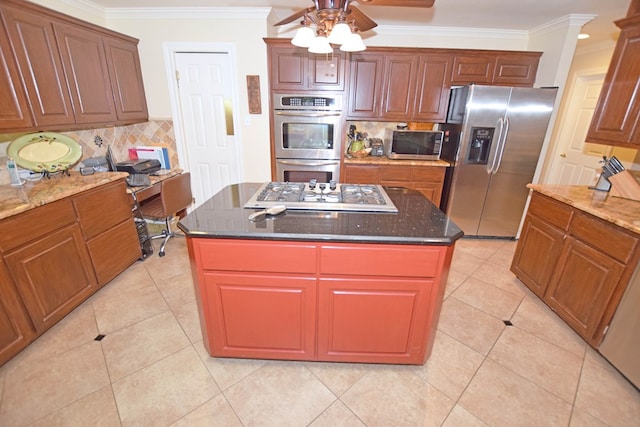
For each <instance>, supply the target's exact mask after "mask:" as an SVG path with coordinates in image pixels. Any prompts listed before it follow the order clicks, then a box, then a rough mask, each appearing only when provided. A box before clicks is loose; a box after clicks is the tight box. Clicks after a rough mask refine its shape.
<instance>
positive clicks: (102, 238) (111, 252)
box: [87, 218, 142, 285]
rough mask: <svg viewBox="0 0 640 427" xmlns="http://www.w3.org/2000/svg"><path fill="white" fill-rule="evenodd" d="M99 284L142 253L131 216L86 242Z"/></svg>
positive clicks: (116, 273)
mask: <svg viewBox="0 0 640 427" xmlns="http://www.w3.org/2000/svg"><path fill="white" fill-rule="evenodd" d="M87 248H88V249H89V255H90V256H91V263H92V264H93V268H94V270H95V272H96V278H97V280H98V284H99V285H104V284H105V283H107V282H108V281H110V280H111V279H113V278H114V277H116V276H117V275H118V274H120V273H122V272H123V271H124V270H125V269H126V268H127V267H129V266H130V265H131V264H133V263H134V262H135V261H136V260H137V259H139V258H140V257H141V255H142V253H141V250H140V242H139V240H138V232H137V230H136V226H135V223H134V222H133V218H130V219H128V220H126V221H123V222H121V223H120V224H118V225H116V226H115V227H112V228H111V229H110V230H109V231H106V232H104V233H102V234H101V235H99V236H97V237H95V238H94V239H91V240H89V241H88V242H87Z"/></svg>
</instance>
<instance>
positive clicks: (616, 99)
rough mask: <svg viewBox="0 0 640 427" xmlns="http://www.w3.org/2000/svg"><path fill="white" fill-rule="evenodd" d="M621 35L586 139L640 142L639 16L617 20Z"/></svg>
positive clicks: (630, 145)
mask: <svg viewBox="0 0 640 427" xmlns="http://www.w3.org/2000/svg"><path fill="white" fill-rule="evenodd" d="M616 25H617V26H618V27H620V30H621V31H620V36H619V37H618V41H617V43H616V48H615V50H614V51H613V57H612V59H611V63H610V64H609V70H608V71H607V75H606V76H605V80H604V84H603V86H602V90H601V92H600V97H599V98H598V103H597V104H596V108H595V110H594V113H593V117H592V119H591V125H590V126H589V130H588V131H587V137H586V141H587V142H592V143H596V144H607V145H616V146H621V147H628V148H634V149H637V148H638V144H640V127H639V126H638V125H639V121H640V60H638V58H640V15H635V16H631V17H628V18H625V19H621V20H619V21H616Z"/></svg>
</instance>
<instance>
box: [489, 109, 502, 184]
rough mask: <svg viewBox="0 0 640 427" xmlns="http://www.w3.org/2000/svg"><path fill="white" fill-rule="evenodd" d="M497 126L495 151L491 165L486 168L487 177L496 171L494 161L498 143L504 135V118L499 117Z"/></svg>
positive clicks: (498, 150)
mask: <svg viewBox="0 0 640 427" xmlns="http://www.w3.org/2000/svg"><path fill="white" fill-rule="evenodd" d="M497 126H498V129H499V130H498V137H497V138H496V143H497V146H496V151H495V154H494V155H493V159H492V161H491V165H488V166H487V175H492V174H494V173H495V170H496V161H497V159H498V154H499V152H500V142H502V137H503V135H504V118H503V117H500V118H499V119H498V123H497Z"/></svg>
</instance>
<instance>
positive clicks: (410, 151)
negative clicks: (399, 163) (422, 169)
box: [384, 128, 443, 160]
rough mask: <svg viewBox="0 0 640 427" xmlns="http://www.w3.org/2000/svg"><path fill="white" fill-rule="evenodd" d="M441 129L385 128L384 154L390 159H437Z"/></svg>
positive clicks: (440, 143) (441, 135)
mask: <svg viewBox="0 0 640 427" xmlns="http://www.w3.org/2000/svg"><path fill="white" fill-rule="evenodd" d="M442 138H443V132H442V131H433V130H406V129H391V128H388V129H387V130H386V135H385V139H384V154H385V156H387V157H388V158H390V159H413V160H439V159H440V149H441V147H442Z"/></svg>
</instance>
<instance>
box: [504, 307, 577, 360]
mask: <svg viewBox="0 0 640 427" xmlns="http://www.w3.org/2000/svg"><path fill="white" fill-rule="evenodd" d="M511 322H512V323H513V324H514V326H516V327H517V328H519V329H522V330H524V331H527V332H529V333H530V334H533V335H535V336H537V337H538V338H542V339H543V340H545V341H547V342H549V343H551V344H555V345H557V346H558V347H561V348H563V349H565V350H567V351H569V352H571V353H573V354H575V355H576V356H578V357H583V356H584V352H585V349H586V347H587V344H586V343H585V341H584V340H583V339H582V338H580V337H579V336H578V334H576V333H575V332H574V331H573V329H571V328H570V327H569V326H567V324H566V323H564V322H563V321H562V320H561V319H560V318H559V317H558V315H557V314H555V313H554V312H553V311H551V309H550V308H549V307H547V306H546V305H545V304H544V303H543V302H541V301H540V300H538V299H537V297H533V298H529V297H527V298H525V299H524V300H523V301H522V303H521V304H520V306H519V307H518V310H516V313H515V314H514V316H513V318H512V319H511Z"/></svg>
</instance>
